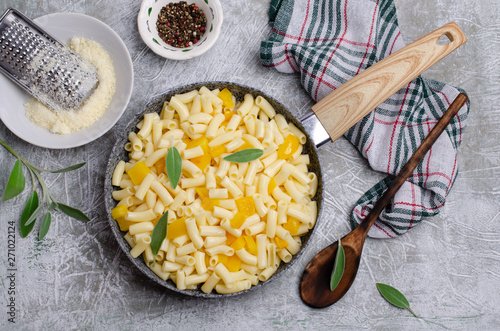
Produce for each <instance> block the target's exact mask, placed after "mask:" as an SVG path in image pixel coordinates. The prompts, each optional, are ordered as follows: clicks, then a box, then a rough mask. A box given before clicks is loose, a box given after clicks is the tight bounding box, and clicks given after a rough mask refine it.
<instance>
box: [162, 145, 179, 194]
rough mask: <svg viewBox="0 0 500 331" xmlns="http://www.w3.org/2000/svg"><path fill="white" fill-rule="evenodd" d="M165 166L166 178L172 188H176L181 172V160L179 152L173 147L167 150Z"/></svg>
mask: <svg viewBox="0 0 500 331" xmlns="http://www.w3.org/2000/svg"><path fill="white" fill-rule="evenodd" d="M165 165H166V167H167V176H168V179H169V180H170V184H172V188H174V190H175V188H176V187H177V184H178V183H179V179H180V178H181V172H182V159H181V155H180V154H179V151H178V150H177V148H175V147H173V146H172V147H171V148H170V149H169V150H168V153H167V157H166V158H165Z"/></svg>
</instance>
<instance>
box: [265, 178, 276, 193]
mask: <svg viewBox="0 0 500 331" xmlns="http://www.w3.org/2000/svg"><path fill="white" fill-rule="evenodd" d="M275 188H276V182H275V181H274V178H271V180H270V181H269V185H268V186H267V193H269V194H273V191H274V189H275Z"/></svg>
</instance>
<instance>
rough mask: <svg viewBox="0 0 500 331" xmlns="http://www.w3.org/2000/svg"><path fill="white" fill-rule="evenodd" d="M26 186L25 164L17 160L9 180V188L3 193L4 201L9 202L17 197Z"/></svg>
mask: <svg viewBox="0 0 500 331" xmlns="http://www.w3.org/2000/svg"><path fill="white" fill-rule="evenodd" d="M25 185H26V178H25V177H24V174H23V163H22V162H21V160H17V161H16V163H15V164H14V167H13V168H12V171H11V172H10V176H9V180H8V181H7V186H6V187H5V191H4V192H3V197H2V200H3V201H7V200H9V199H12V198H13V197H15V196H17V195H18V194H19V193H21V192H22V191H23V190H24V186H25Z"/></svg>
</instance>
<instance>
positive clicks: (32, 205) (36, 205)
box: [0, 139, 90, 240]
mask: <svg viewBox="0 0 500 331" xmlns="http://www.w3.org/2000/svg"><path fill="white" fill-rule="evenodd" d="M0 145H2V146H3V147H5V149H7V150H8V151H9V152H10V153H11V154H12V155H14V156H15V157H16V158H17V161H16V162H15V163H14V167H13V168H12V171H11V172H10V175H9V179H8V181H7V186H6V187H5V191H4V193H3V196H2V201H7V200H9V199H12V198H14V197H16V196H17V195H19V194H21V192H23V191H24V188H25V186H26V178H25V177H24V173H23V165H24V166H25V167H26V168H27V169H28V171H29V173H30V176H31V182H32V191H31V195H30V197H29V198H28V201H27V202H26V205H25V206H24V209H23V212H22V214H21V219H20V231H21V237H23V238H24V237H26V236H27V235H28V234H29V233H30V232H31V231H32V230H33V226H34V225H35V221H36V219H37V217H38V216H39V215H40V214H41V212H42V211H43V210H44V209H46V212H45V215H44V217H43V220H42V224H41V226H40V230H39V232H38V239H39V240H42V239H43V238H44V237H45V235H46V234H47V232H48V230H49V227H50V223H51V219H52V216H51V211H52V210H56V209H57V210H59V211H61V212H63V213H64V214H66V215H68V216H70V217H73V218H75V219H77V220H80V221H84V222H88V221H90V219H89V218H88V217H87V215H85V214H84V213H83V212H82V211H80V210H78V209H76V208H73V207H70V206H67V205H65V204H62V203H60V202H58V201H57V200H56V199H55V198H54V197H53V196H52V194H51V193H50V191H49V189H48V187H47V185H46V184H45V182H44V180H43V178H42V176H41V175H40V172H50V173H63V172H68V171H72V170H76V169H78V168H81V167H83V166H84V165H85V162H82V163H78V164H74V165H72V166H69V167H66V168H63V169H58V170H47V169H43V168H40V167H37V166H35V165H33V164H32V163H30V162H28V161H27V160H26V159H24V158H23V157H21V156H20V155H19V154H17V153H16V151H14V149H12V147H10V146H9V145H8V144H7V143H5V142H4V141H3V140H1V139H0ZM37 181H38V184H39V185H40V187H41V189H42V201H41V202H40V201H39V199H38V193H37V191H36V187H37V185H36V182H37Z"/></svg>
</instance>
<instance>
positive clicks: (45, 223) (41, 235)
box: [38, 212, 52, 240]
mask: <svg viewBox="0 0 500 331" xmlns="http://www.w3.org/2000/svg"><path fill="white" fill-rule="evenodd" d="M51 218H52V217H51V216H50V212H47V214H45V216H44V217H43V220H42V224H41V225H40V230H39V231H38V240H42V239H43V238H44V237H45V235H46V234H47V232H48V231H49V227H50V222H51Z"/></svg>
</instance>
